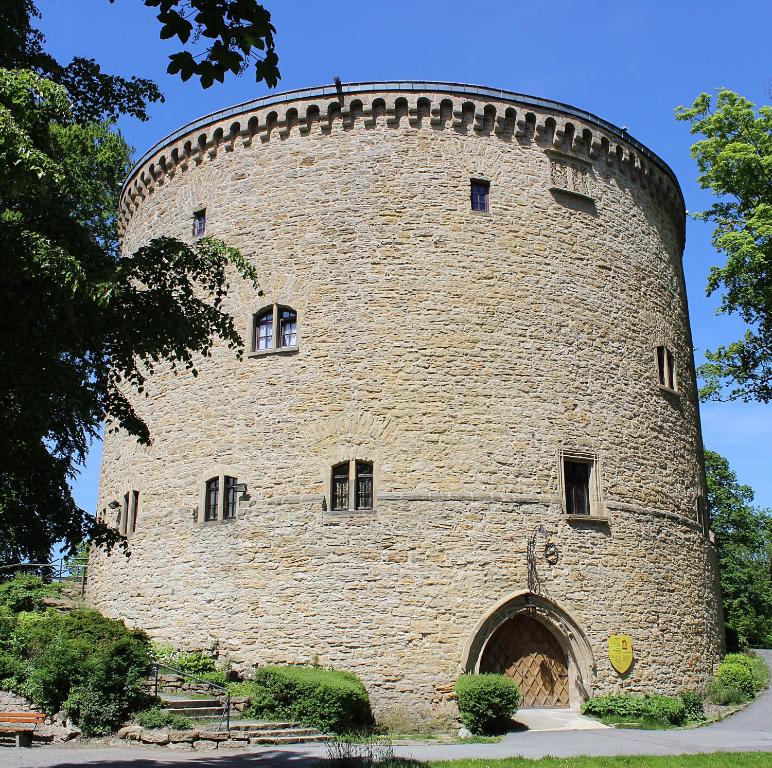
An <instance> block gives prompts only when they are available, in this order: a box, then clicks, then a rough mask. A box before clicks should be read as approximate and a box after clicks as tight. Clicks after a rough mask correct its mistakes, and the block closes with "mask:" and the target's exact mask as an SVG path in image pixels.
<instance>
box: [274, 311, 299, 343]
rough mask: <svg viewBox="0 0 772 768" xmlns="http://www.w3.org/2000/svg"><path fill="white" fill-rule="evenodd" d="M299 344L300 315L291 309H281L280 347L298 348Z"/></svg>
mask: <svg viewBox="0 0 772 768" xmlns="http://www.w3.org/2000/svg"><path fill="white" fill-rule="evenodd" d="M297 343H298V313H297V312H295V310H294V309H290V308H289V307H280V308H279V346H280V347H296V346H297Z"/></svg>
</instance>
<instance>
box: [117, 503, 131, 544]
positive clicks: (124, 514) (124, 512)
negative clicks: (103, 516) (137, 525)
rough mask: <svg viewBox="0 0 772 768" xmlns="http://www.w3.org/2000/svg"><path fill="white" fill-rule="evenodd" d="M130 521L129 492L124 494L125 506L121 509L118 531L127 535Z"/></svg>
mask: <svg viewBox="0 0 772 768" xmlns="http://www.w3.org/2000/svg"><path fill="white" fill-rule="evenodd" d="M128 521H129V494H128V493H125V494H124V495H123V506H122V507H121V511H120V513H119V517H118V532H119V533H121V534H123V535H124V536H125V535H126V526H127V525H128Z"/></svg>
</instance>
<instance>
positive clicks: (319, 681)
mask: <svg viewBox="0 0 772 768" xmlns="http://www.w3.org/2000/svg"><path fill="white" fill-rule="evenodd" d="M231 690H233V689H231ZM248 690H249V694H248V695H249V697H250V699H251V701H250V704H249V706H248V707H247V709H246V710H245V714H246V715H247V716H249V717H264V718H276V719H280V720H283V719H289V720H297V721H299V722H301V723H303V724H304V725H310V726H313V727H315V728H318V729H319V730H320V731H324V732H327V733H351V732H354V731H359V730H363V729H367V728H370V727H372V724H373V715H372V712H371V710H370V699H369V697H368V695H367V691H366V690H365V687H364V685H362V682H361V681H360V680H359V678H358V677H357V676H356V675H354V674H352V673H351V672H341V671H340V670H335V669H319V668H316V667H263V668H261V669H258V670H256V672H255V675H254V678H253V679H252V681H251V683H250V684H249V688H248Z"/></svg>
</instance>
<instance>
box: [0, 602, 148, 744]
mask: <svg viewBox="0 0 772 768" xmlns="http://www.w3.org/2000/svg"><path fill="white" fill-rule="evenodd" d="M6 648H7V649H8V650H7V651H6V655H5V656H3V659H4V661H3V662H0V664H2V665H3V666H4V671H5V672H8V671H9V668H10V674H9V675H8V676H7V677H6V678H5V679H4V680H3V681H2V684H3V686H4V687H6V688H8V689H10V690H13V691H15V692H16V693H20V694H22V695H24V696H27V697H28V698H29V699H31V700H32V702H33V703H34V704H35V705H37V706H38V707H40V708H41V709H43V710H44V711H46V712H49V713H52V712H58V711H59V710H60V709H62V708H63V707H66V708H67V710H68V712H69V713H70V715H71V716H72V717H73V719H74V720H76V722H78V724H79V725H80V727H81V728H82V729H83V732H84V733H86V735H91V734H94V735H96V734H102V733H106V732H108V731H110V730H112V729H113V728H114V727H115V726H117V725H118V724H119V723H120V722H121V721H122V720H124V719H125V718H126V717H127V716H128V714H129V713H130V712H132V711H134V710H136V709H138V708H141V707H142V706H145V703H146V700H147V696H146V694H145V693H144V691H143V687H142V684H143V681H144V678H145V676H146V674H147V672H148V670H149V667H150V643H149V641H148V639H147V637H146V636H145V635H144V633H142V632H138V631H133V630H129V629H127V628H126V627H125V626H124V625H123V623H122V622H119V621H115V620H113V619H108V618H106V617H104V616H102V615H100V614H99V613H97V612H96V611H91V610H86V609H81V610H76V611H72V612H71V613H60V612H57V611H54V610H50V609H49V610H47V611H45V612H38V613H20V614H18V615H17V616H16V620H15V623H14V625H13V629H12V634H11V637H10V639H6ZM8 655H10V656H12V658H13V659H14V660H15V661H14V662H13V663H11V664H9V663H8Z"/></svg>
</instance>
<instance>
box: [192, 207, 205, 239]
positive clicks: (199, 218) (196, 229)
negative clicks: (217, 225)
mask: <svg viewBox="0 0 772 768" xmlns="http://www.w3.org/2000/svg"><path fill="white" fill-rule="evenodd" d="M205 232H206V208H202V209H201V210H200V211H196V212H195V213H194V214H193V237H203V235H204V233H205Z"/></svg>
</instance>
